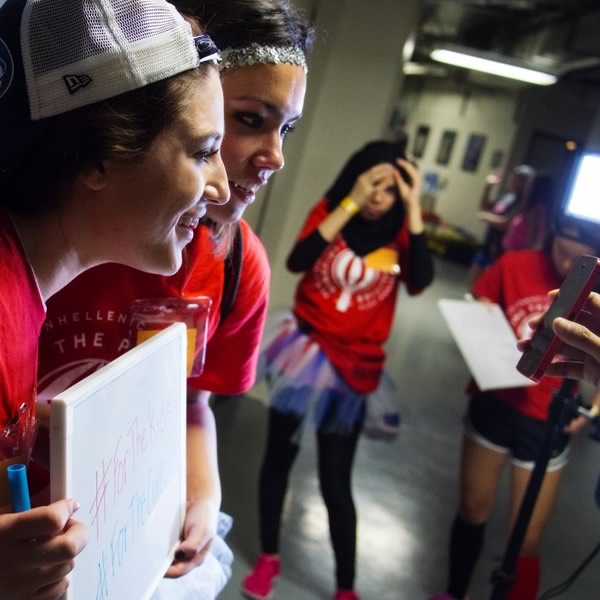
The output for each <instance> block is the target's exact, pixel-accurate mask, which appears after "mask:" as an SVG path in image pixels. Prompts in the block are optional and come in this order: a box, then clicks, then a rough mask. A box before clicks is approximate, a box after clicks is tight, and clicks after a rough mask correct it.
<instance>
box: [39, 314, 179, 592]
mask: <svg viewBox="0 0 600 600" xmlns="http://www.w3.org/2000/svg"><path fill="white" fill-rule="evenodd" d="M185 373H186V330H185V326H184V325H183V324H182V323H175V324H174V325H171V326H170V327H169V328H167V329H164V330H163V331H161V332H160V333H158V334H157V335H156V336H154V337H153V338H151V339H149V340H147V341H146V342H144V343H142V344H140V345H139V346H137V347H135V348H133V349H132V350H130V351H129V352H127V353H126V354H124V355H123V356H121V357H119V358H117V359H116V360H115V361H113V362H111V363H110V364H108V365H107V366H106V367H103V368H102V369H100V370H99V371H97V372H96V373H94V374H92V375H90V376H89V377H86V378H85V379H83V380H82V381H80V382H79V383H77V384H75V385H74V386H72V387H70V388H69V389H67V390H65V391H64V392H62V393H61V394H60V395H58V396H57V397H56V398H54V399H53V400H52V404H51V415H50V468H51V471H50V472H51V484H50V485H51V496H52V500H53V501H54V500H58V499H60V498H74V499H76V500H78V501H79V503H80V504H81V508H80V509H79V511H78V512H77V513H76V515H75V518H76V519H78V520H80V521H82V522H83V523H85V524H86V525H87V527H88V529H89V541H88V545H87V546H86V548H85V549H84V550H83V552H82V553H81V554H80V555H79V556H78V557H77V559H76V566H75V569H74V571H73V572H72V574H71V584H70V586H69V589H68V591H67V593H66V595H65V596H64V598H65V599H66V600H94V599H95V600H132V599H135V600H145V599H147V598H149V597H150V596H151V595H152V593H153V591H154V589H155V588H156V586H157V585H158V583H159V582H160V580H161V578H162V577H163V575H164V573H165V571H166V570H167V568H168V567H169V565H170V564H171V562H172V560H173V552H174V550H175V547H176V546H177V545H178V543H179V538H180V533H181V529H182V527H183V520H184V517H185V508H186V487H185V483H186V460H185V456H186V455H185V426H186V400H185V391H186V374H185Z"/></svg>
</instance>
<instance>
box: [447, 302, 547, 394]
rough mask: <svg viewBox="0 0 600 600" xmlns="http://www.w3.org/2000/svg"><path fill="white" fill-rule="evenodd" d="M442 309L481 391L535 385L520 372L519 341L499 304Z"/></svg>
mask: <svg viewBox="0 0 600 600" xmlns="http://www.w3.org/2000/svg"><path fill="white" fill-rule="evenodd" d="M438 303H439V307H440V310H441V311H442V315H443V316H444V319H446V323H447V324H448V327H449V328H450V331H451V332H452V336H453V337H454V340H455V341H456V343H457V345H458V348H459V350H460V352H461V354H462V356H463V358H464V359H465V362H466V363H467V366H468V367H469V370H470V371H471V375H473V378H474V379H475V381H476V382H477V385H478V386H479V389H480V390H482V391H485V390H498V389H502V388H513V387H523V386H527V385H535V383H534V382H533V381H531V380H530V379H528V378H527V377H525V376H524V375H521V373H519V372H518V371H517V369H516V365H517V363H518V362H519V358H520V357H521V353H520V352H519V350H517V338H516V336H515V334H514V332H513V330H512V328H511V326H510V324H509V322H508V321H507V320H506V317H505V316H504V313H503V312H502V309H501V308H500V307H499V306H498V305H497V304H490V303H484V302H477V301H470V302H468V301H464V300H439V302H438Z"/></svg>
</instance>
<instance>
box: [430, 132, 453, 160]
mask: <svg viewBox="0 0 600 600" xmlns="http://www.w3.org/2000/svg"><path fill="white" fill-rule="evenodd" d="M455 141H456V131H452V130H450V129H445V130H444V132H443V133H442V137H441V138H440V147H439V148H438V153H437V157H436V159H435V161H436V162H437V164H438V165H447V164H448V163H449V162H450V157H451V156H452V148H453V147H454V142H455Z"/></svg>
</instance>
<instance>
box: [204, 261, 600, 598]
mask: <svg viewBox="0 0 600 600" xmlns="http://www.w3.org/2000/svg"><path fill="white" fill-rule="evenodd" d="M465 274H466V271H465V269H464V267H462V266H460V265H456V264H454V263H451V262H447V261H442V260H439V261H437V263H436V279H435V282H434V284H433V286H432V287H431V288H430V289H429V290H428V291H427V292H426V293H425V294H424V295H422V296H420V297H416V298H406V297H403V298H401V299H400V302H399V303H398V314H397V317H396V327H395V329H394V332H393V334H392V336H391V338H390V340H389V344H388V353H389V357H388V363H387V365H388V369H389V371H390V373H391V374H392V375H393V376H394V378H395V379H396V380H397V382H398V383H399V384H400V385H401V389H402V390H403V399H402V405H401V412H402V417H403V429H402V433H401V434H400V436H399V438H398V439H397V440H395V441H394V442H392V443H387V442H379V441H373V440H369V439H362V440H361V442H360V444H359V449H358V452H357V458H356V464H355V470H354V490H355V501H356V505H357V509H358V513H359V531H358V538H359V539H358V567H357V571H358V576H357V582H356V587H357V589H358V591H359V592H360V594H361V597H362V599H363V600H425V599H426V598H428V596H429V595H431V594H433V593H435V592H439V591H442V590H443V588H444V585H445V580H446V559H447V551H446V547H447V536H448V528H449V526H450V523H451V520H452V517H453V515H454V510H455V506H456V498H457V481H458V479H457V468H458V461H459V448H460V440H461V432H462V430H461V418H462V413H463V410H464V406H465V396H464V393H463V390H464V388H465V384H466V383H467V381H468V379H469V374H468V371H467V368H466V366H465V364H464V362H463V360H462V358H461V356H460V354H459V352H458V349H457V347H456V346H455V344H454V342H453V340H452V338H451V336H450V333H449V331H448V329H447V327H446V325H445V323H444V321H443V319H442V317H441V314H440V312H439V310H438V308H437V300H438V299H440V298H461V297H462V295H463V294H464V292H465V291H466V290H465ZM261 395H262V390H261V389H260V387H259V388H257V390H255V391H254V392H253V393H252V394H250V395H249V396H247V397H241V398H219V399H217V400H216V402H215V414H216V417H217V423H218V429H219V454H220V469H221V474H222V481H223V509H224V510H225V511H226V512H229V513H230V514H232V515H233V517H234V519H235V523H234V527H233V530H232V532H231V533H230V535H229V538H228V541H229V543H230V545H231V547H232V549H233V551H234V553H235V555H236V561H235V563H234V572H233V576H232V578H231V580H230V582H229V584H228V585H227V587H226V588H225V590H224V591H223V593H222V594H221V596H220V599H222V600H233V599H236V600H237V599H239V598H240V597H241V594H240V592H239V589H240V582H241V580H242V578H243V576H244V575H245V573H246V572H247V570H248V569H249V567H250V565H251V564H252V563H253V561H254V559H255V557H256V555H257V553H258V551H259V548H258V538H257V535H258V534H257V517H256V514H257V508H256V505H257V500H256V481H257V473H258V469H259V465H260V461H261V458H262V451H263V442H264V438H265V423H266V409H265V405H264V404H263V403H262V402H261V401H260V400H258V399H257V397H259V396H261ZM312 437H313V436H310V435H309V436H306V443H305V447H304V448H303V451H302V452H301V454H300V456H299V458H298V460H297V462H296V465H295V467H294V471H293V474H292V482H291V487H290V493H289V496H288V500H287V504H286V508H285V528H284V531H283V535H282V545H281V554H282V563H283V571H282V575H281V577H280V578H279V579H278V581H277V585H276V589H275V595H274V598H275V599H281V600H325V599H330V598H332V597H333V589H334V579H333V560H332V553H331V547H330V544H329V535H328V530H327V520H326V512H325V509H324V506H323V503H322V501H321V497H320V494H319V490H318V482H317V479H316V469H315V451H314V450H315V449H314V442H313V440H312ZM599 474H600V445H598V444H596V443H594V442H592V441H590V439H589V437H588V435H587V434H583V435H581V436H580V437H579V438H578V439H577V440H575V443H574V448H573V451H572V454H571V461H570V464H569V465H568V467H567V468H566V471H565V474H564V479H563V484H562V488H561V491H560V494H559V499H558V502H557V505H556V508H555V511H554V514H553V518H552V520H551V523H550V525H549V526H548V528H547V532H546V536H545V539H544V551H543V563H542V590H545V589H547V588H548V587H551V586H554V585H556V584H558V583H560V582H562V581H563V579H565V578H566V577H568V576H569V575H570V574H571V572H572V571H573V570H574V569H575V568H576V567H577V566H578V565H579V563H580V562H581V561H582V560H583V559H584V558H585V556H587V554H588V553H589V552H591V550H592V549H593V548H594V546H595V545H596V544H597V543H598V542H600V509H599V508H598V507H597V506H596V504H595V501H594V491H595V487H596V483H597V481H598V477H599ZM502 487H503V488H504V493H501V494H500V496H499V498H498V502H497V506H496V510H495V513H494V516H493V519H492V520H491V522H490V524H489V527H488V531H487V537H486V545H485V552H484V555H483V557H482V559H481V561H480V564H479V567H478V570H477V573H476V576H475V579H474V581H473V584H472V589H471V591H470V599H471V600H483V599H486V598H490V595H491V591H492V587H491V585H490V583H489V578H490V574H491V572H492V570H493V569H494V568H495V567H496V565H497V564H498V560H499V558H501V557H502V555H503V553H504V547H505V543H506V538H505V535H504V517H505V514H506V506H507V499H506V498H507V495H506V485H504V486H502ZM561 597H562V598H565V599H568V600H596V599H598V598H600V558H597V559H596V560H595V561H594V562H593V563H592V564H591V565H590V566H589V567H588V568H587V570H586V571H585V572H584V573H583V574H582V575H581V576H580V577H579V579H578V580H577V581H576V582H575V583H574V585H573V586H572V588H571V589H570V590H569V591H567V592H566V593H565V594H564V595H563V596H561Z"/></svg>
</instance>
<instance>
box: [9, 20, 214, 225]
mask: <svg viewBox="0 0 600 600" xmlns="http://www.w3.org/2000/svg"><path fill="white" fill-rule="evenodd" d="M188 21H189V22H190V23H191V25H192V30H193V31H194V34H195V35H197V34H199V33H202V28H201V27H200V25H199V24H198V23H197V22H192V21H191V20H189V19H188ZM215 68H216V66H214V64H213V63H203V64H201V65H200V66H199V67H198V68H197V69H192V70H189V71H184V72H183V73H180V74H178V75H175V76H173V77H170V78H168V79H164V80H161V81H157V82H155V83H151V84H149V85H146V86H144V87H142V88H139V89H136V90H133V91H131V92H127V93H125V94H121V95H119V96H115V97H114V98H109V99H108V100H104V101H102V102H98V103H95V104H91V105H89V106H84V107H82V108H78V109H76V110H73V111H69V112H67V113H64V114H62V115H59V116H57V117H51V118H49V119H45V121H46V123H45V125H46V127H45V129H44V132H43V134H42V135H41V137H40V139H39V140H38V143H37V144H36V145H35V146H34V147H33V149H32V150H31V151H30V152H29V153H28V154H27V156H26V159H25V160H24V161H22V162H21V164H20V165H19V166H18V167H17V168H16V169H15V170H14V171H12V172H11V173H9V174H8V175H6V176H5V177H4V178H3V180H2V193H1V194H0V205H1V206H3V207H4V208H7V209H8V210H10V211H13V212H15V213H19V214H35V213H39V212H43V211H44V210H49V209H51V208H52V207H53V206H54V205H55V202H57V201H58V198H59V196H60V194H61V193H62V192H63V191H64V190H65V189H66V188H68V186H69V185H70V184H71V183H72V182H73V180H74V179H75V177H76V176H77V174H78V173H80V172H81V170H82V169H84V168H85V167H87V166H89V165H92V164H94V163H98V162H100V161H102V160H106V159H123V160H131V161H132V162H135V161H136V160H139V159H140V158H142V157H143V156H144V155H145V154H146V153H147V152H148V150H149V149H150V147H151V145H152V143H153V142H154V141H155V140H156V139H157V138H158V136H159V135H160V134H161V133H162V132H163V131H164V130H165V129H167V128H169V127H170V126H172V125H173V124H174V123H176V122H177V120H178V119H179V118H180V117H181V115H182V113H183V111H184V109H185V106H186V101H187V93H188V91H189V90H190V88H191V87H192V86H193V85H194V83H195V82H197V81H198V80H202V79H205V78H206V77H207V74H208V72H209V69H215Z"/></svg>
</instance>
